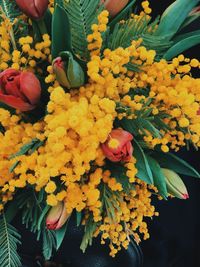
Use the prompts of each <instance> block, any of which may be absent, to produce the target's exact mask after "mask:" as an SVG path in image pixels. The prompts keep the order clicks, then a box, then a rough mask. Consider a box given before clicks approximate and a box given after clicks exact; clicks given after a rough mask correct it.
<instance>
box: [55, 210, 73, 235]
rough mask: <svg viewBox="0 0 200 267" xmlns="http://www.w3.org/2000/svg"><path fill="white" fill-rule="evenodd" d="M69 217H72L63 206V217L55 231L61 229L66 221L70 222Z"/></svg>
mask: <svg viewBox="0 0 200 267" xmlns="http://www.w3.org/2000/svg"><path fill="white" fill-rule="evenodd" d="M69 216H70V215H69V214H68V213H67V209H66V207H65V206H64V205H63V210H62V214H61V217H60V219H59V221H58V224H57V227H56V228H55V229H56V230H57V229H60V228H61V227H62V226H63V225H64V224H65V223H66V221H67V220H68V218H69Z"/></svg>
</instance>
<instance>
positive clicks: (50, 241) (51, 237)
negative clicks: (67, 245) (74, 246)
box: [42, 229, 56, 260]
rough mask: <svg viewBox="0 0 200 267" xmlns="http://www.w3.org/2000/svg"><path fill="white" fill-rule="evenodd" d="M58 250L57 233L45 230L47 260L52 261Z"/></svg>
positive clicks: (44, 240) (45, 254) (44, 252)
mask: <svg viewBox="0 0 200 267" xmlns="http://www.w3.org/2000/svg"><path fill="white" fill-rule="evenodd" d="M55 248H56V236H55V232H54V231H51V230H48V229H43V250H42V251H43V255H44V258H45V260H50V258H51V256H52V254H53V251H54V249H55Z"/></svg>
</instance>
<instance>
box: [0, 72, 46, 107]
mask: <svg viewBox="0 0 200 267" xmlns="http://www.w3.org/2000/svg"><path fill="white" fill-rule="evenodd" d="M40 95H41V86H40V82H39V80H38V79H37V77H36V76H35V75H34V74H33V73H32V72H28V71H23V72H22V71H18V70H14V69H7V70H5V71H4V72H2V73H0V101H1V102H3V103H5V104H7V105H8V106H10V107H13V108H15V109H19V110H20V111H29V110H33V109H34V108H35V107H36V106H37V104H38V102H39V100H40Z"/></svg>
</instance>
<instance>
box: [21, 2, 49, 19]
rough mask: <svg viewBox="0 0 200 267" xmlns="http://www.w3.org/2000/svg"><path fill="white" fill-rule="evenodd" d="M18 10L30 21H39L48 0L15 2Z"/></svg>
mask: <svg viewBox="0 0 200 267" xmlns="http://www.w3.org/2000/svg"><path fill="white" fill-rule="evenodd" d="M16 3H17V5H18V6H19V8H20V9H21V10H22V11H23V12H24V14H26V15H27V16H28V17H30V18H32V19H41V18H42V17H43V16H44V13H45V11H46V10H47V8H48V4H49V1H48V0H16Z"/></svg>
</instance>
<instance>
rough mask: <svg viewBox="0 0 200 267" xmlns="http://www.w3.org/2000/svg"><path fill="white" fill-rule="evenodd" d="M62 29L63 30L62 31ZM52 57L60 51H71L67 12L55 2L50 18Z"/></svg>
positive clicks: (56, 55)
mask: <svg viewBox="0 0 200 267" xmlns="http://www.w3.org/2000/svg"><path fill="white" fill-rule="evenodd" d="M63 30H64V32H63ZM51 50H52V51H51V53H52V59H55V58H56V57H58V55H59V53H60V52H62V51H66V50H67V51H72V47H71V31H70V24H69V19H68V15H67V12H66V11H65V10H64V8H62V7H61V6H60V5H58V4H56V6H55V11H54V13H53V19H52V48H51Z"/></svg>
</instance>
